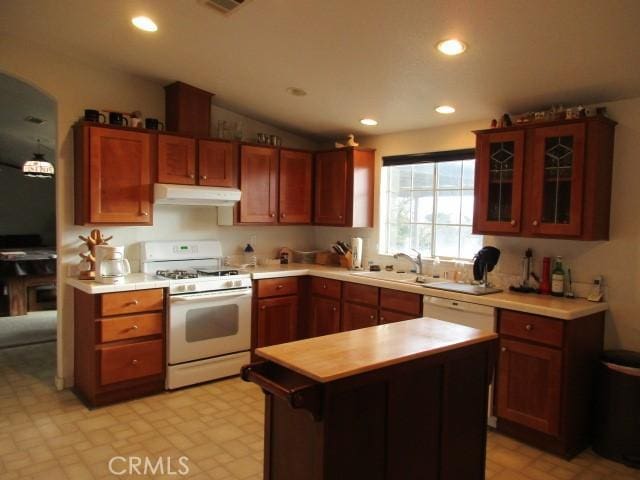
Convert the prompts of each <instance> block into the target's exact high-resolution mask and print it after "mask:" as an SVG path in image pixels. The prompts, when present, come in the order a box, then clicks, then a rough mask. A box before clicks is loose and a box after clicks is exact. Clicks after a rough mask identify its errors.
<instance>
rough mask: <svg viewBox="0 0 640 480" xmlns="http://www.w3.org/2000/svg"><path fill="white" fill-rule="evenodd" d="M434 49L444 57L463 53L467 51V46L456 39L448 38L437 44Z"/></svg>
mask: <svg viewBox="0 0 640 480" xmlns="http://www.w3.org/2000/svg"><path fill="white" fill-rule="evenodd" d="M436 48H437V49H438V50H440V52H441V53H444V54H445V55H449V56H453V55H460V54H461V53H463V52H464V51H465V50H466V49H467V45H466V44H465V43H464V42H463V41H461V40H458V39H457V38H449V39H447V40H442V41H441V42H439V43H438V45H436Z"/></svg>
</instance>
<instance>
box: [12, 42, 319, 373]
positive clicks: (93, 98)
mask: <svg viewBox="0 0 640 480" xmlns="http://www.w3.org/2000/svg"><path fill="white" fill-rule="evenodd" d="M0 71H1V72H3V73H6V74H8V75H12V76H14V77H16V78H18V79H20V80H23V81H25V82H26V83H28V84H30V85H32V86H34V87H36V88H38V89H40V90H42V91H43V92H44V93H46V94H47V95H49V96H50V97H51V98H52V99H53V100H55V101H56V102H57V106H58V118H57V121H58V134H57V139H58V142H57V147H58V158H57V160H56V169H57V172H56V203H57V247H58V253H59V269H58V272H59V274H58V282H59V285H60V291H59V294H58V295H59V297H58V298H59V299H60V302H59V313H58V315H59V321H58V370H57V375H58V379H57V380H58V382H59V384H60V383H61V382H62V381H64V384H65V385H66V386H69V385H70V384H71V382H72V381H73V296H72V289H70V288H65V287H64V277H65V276H66V273H67V270H68V269H69V267H70V266H72V265H75V264H77V262H78V260H79V257H78V256H77V255H78V252H79V247H80V245H81V242H80V241H79V240H78V235H80V234H86V233H87V232H88V230H89V228H88V227H78V226H75V225H74V224H73V135H72V129H71V127H72V126H73V124H74V123H76V122H77V121H78V120H79V119H80V117H81V116H82V114H83V110H84V109H85V108H98V109H114V110H122V111H133V110H140V111H142V113H143V115H144V116H149V117H156V118H159V119H163V118H164V90H163V86H162V85H159V84H156V83H153V82H150V81H146V80H144V79H142V78H139V77H136V76H133V75H129V74H126V73H123V72H120V71H116V70H112V69H108V68H105V67H103V66H101V65H99V64H97V63H96V64H90V63H86V62H84V61H81V60H78V59H75V58H73V57H70V56H67V55H65V54H63V53H60V52H56V51H52V50H49V49H45V48H43V47H42V46H39V45H36V44H32V43H25V42H24V41H22V40H17V39H15V38H13V37H8V36H4V35H0ZM213 111H214V118H216V121H217V118H223V116H224V115H228V116H229V118H230V117H231V116H232V115H233V112H228V111H226V112H225V111H224V110H222V109H216V108H214V109H213ZM221 115H222V117H221ZM246 122H247V126H252V128H253V126H255V125H259V124H255V123H253V122H252V121H250V120H249V119H246ZM259 127H260V128H261V129H262V128H263V125H259ZM267 127H268V126H264V128H265V130H266V128H267ZM269 131H270V133H271V132H274V133H276V129H273V128H270V130H269ZM279 134H280V135H281V136H282V137H283V140H286V142H288V144H289V146H292V147H293V146H296V147H303V148H304V147H307V148H312V147H313V145H314V144H313V142H307V141H305V140H304V139H302V138H300V137H297V136H289V135H285V132H280V133H279ZM285 144H287V143H285ZM215 219H216V211H215V208H211V207H176V206H158V207H156V208H155V210H154V225H153V226H152V227H111V228H104V229H103V230H104V232H105V233H106V234H107V235H113V236H114V239H113V240H112V241H111V243H112V244H114V245H126V246H127V254H128V255H129V256H130V257H131V259H132V260H133V262H132V263H133V265H134V266H137V265H138V259H139V253H138V252H139V249H138V245H137V244H138V242H140V241H145V240H168V239H176V238H177V239H183V238H184V239H195V238H200V239H202V238H209V239H211V238H218V239H220V240H221V241H222V244H223V248H224V251H225V253H228V254H233V253H240V250H241V247H242V246H243V245H244V243H246V242H247V241H248V239H249V236H250V235H252V234H255V235H256V237H257V242H256V243H257V245H256V247H257V252H258V253H263V254H269V255H271V254H273V253H275V250H276V249H277V248H279V247H281V246H284V245H286V246H289V247H292V248H297V249H307V248H310V247H311V246H312V244H313V229H312V227H306V228H299V227H277V228H273V227H218V226H217V225H216V220H215Z"/></svg>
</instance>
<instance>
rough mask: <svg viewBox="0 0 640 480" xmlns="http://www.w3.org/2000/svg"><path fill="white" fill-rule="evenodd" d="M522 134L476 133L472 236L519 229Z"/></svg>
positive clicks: (510, 231) (515, 231)
mask: <svg viewBox="0 0 640 480" xmlns="http://www.w3.org/2000/svg"><path fill="white" fill-rule="evenodd" d="M523 156H524V131H522V130H521V131H512V132H496V133H481V134H478V137H477V140H476V185H475V191H476V194H477V198H476V202H477V204H476V208H475V209H474V223H473V230H474V233H518V232H520V228H521V225H520V224H521V221H520V219H521V206H522V173H523V172H522V168H523Z"/></svg>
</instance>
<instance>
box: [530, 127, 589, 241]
mask: <svg viewBox="0 0 640 480" xmlns="http://www.w3.org/2000/svg"><path fill="white" fill-rule="evenodd" d="M533 135H534V137H533V158H532V159H531V163H532V167H533V168H532V173H533V175H532V177H533V178H532V181H533V184H532V189H531V201H532V210H531V216H532V219H531V224H530V228H531V231H532V232H533V233H537V234H545V235H569V236H574V235H576V236H577V235H580V233H581V232H582V191H583V190H582V189H583V183H584V163H585V156H584V144H585V125H584V124H582V123H574V124H570V125H558V126H553V127H547V128H537V129H535V131H534V134H533Z"/></svg>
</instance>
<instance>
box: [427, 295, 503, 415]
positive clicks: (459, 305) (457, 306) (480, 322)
mask: <svg viewBox="0 0 640 480" xmlns="http://www.w3.org/2000/svg"><path fill="white" fill-rule="evenodd" d="M423 307H424V308H423V312H422V315H423V316H425V317H430V318H435V319H438V320H444V321H445V322H451V323H457V324H459V325H465V326H467V327H471V328H477V329H478V330H484V331H488V332H495V331H496V309H495V308H493V307H488V306H487V305H478V304H477V303H470V302H461V301H460V300H451V299H448V298H440V297H432V296H429V295H425V296H424V300H423ZM492 404H493V382H492V385H490V386H489V409H488V412H487V413H488V420H487V423H488V424H489V425H491V426H492V427H495V426H496V417H494V416H493V415H492V410H493V405H492Z"/></svg>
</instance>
